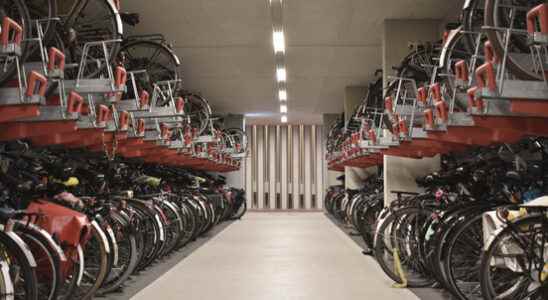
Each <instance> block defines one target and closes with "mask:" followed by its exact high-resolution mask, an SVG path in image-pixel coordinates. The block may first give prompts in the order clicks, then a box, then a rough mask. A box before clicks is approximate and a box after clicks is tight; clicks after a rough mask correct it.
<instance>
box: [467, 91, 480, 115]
mask: <svg viewBox="0 0 548 300" xmlns="http://www.w3.org/2000/svg"><path fill="white" fill-rule="evenodd" d="M477 90H478V87H477V86H473V87H471V88H469V89H468V90H467V91H466V99H467V100H468V101H467V102H468V107H467V108H468V111H472V108H474V106H475V103H476V91H477Z"/></svg>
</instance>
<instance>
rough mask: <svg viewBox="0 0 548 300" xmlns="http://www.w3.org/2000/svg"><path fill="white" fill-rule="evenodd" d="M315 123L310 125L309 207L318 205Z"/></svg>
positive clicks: (312, 207) (314, 207)
mask: <svg viewBox="0 0 548 300" xmlns="http://www.w3.org/2000/svg"><path fill="white" fill-rule="evenodd" d="M316 130H317V128H316V125H312V126H310V185H311V187H310V190H311V193H312V194H311V200H310V208H311V209H316V208H317V207H318V203H317V202H318V198H317V196H318V193H317V192H316V190H317V188H316V187H317V185H316V178H317V176H316V173H317V172H318V171H317V169H318V168H317V164H316V159H317V154H318V145H317V140H316Z"/></svg>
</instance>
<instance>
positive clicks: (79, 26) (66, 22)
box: [58, 0, 123, 79]
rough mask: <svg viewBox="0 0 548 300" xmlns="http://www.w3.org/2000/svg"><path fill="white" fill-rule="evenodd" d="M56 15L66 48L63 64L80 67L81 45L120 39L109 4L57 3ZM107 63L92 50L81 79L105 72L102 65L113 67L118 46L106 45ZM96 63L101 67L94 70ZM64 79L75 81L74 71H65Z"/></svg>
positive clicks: (89, 0)
mask: <svg viewBox="0 0 548 300" xmlns="http://www.w3.org/2000/svg"><path fill="white" fill-rule="evenodd" d="M58 11H59V15H61V16H67V17H65V18H63V20H62V21H63V25H62V29H59V30H60V33H61V35H62V36H63V41H64V43H65V48H66V50H67V51H66V53H65V55H66V60H67V63H77V64H79V63H80V60H81V59H82V55H83V50H84V45H85V44H86V43H89V42H97V41H107V40H117V39H121V37H122V34H123V28H122V20H121V18H120V14H119V12H118V10H117V9H116V7H115V6H114V4H113V3H112V1H110V0H67V1H62V2H59V3H58ZM108 46H109V49H108V52H107V53H108V55H109V59H108V61H107V62H105V61H104V59H105V57H104V55H103V52H102V49H97V48H94V49H92V50H91V51H90V52H89V53H88V59H87V61H86V68H85V69H86V71H85V72H84V73H83V74H82V75H83V77H85V78H91V77H95V76H97V75H98V74H99V73H100V72H102V71H104V70H105V66H106V64H113V62H114V61H115V59H116V56H117V53H118V49H119V48H120V43H111V44H109V45H108ZM96 60H102V62H103V63H102V66H99V67H98V66H97V61H96ZM65 73H66V74H65V75H66V76H65V77H67V78H69V79H74V78H76V75H77V70H74V69H67V70H66V71H65Z"/></svg>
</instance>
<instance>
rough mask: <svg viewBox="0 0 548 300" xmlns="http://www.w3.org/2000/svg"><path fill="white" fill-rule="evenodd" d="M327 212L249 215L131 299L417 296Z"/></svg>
mask: <svg viewBox="0 0 548 300" xmlns="http://www.w3.org/2000/svg"><path fill="white" fill-rule="evenodd" d="M391 284H392V283H391V282H390V280H388V279H387V278H386V277H385V275H384V274H383V273H382V271H381V269H380V268H379V267H378V266H377V264H376V263H375V261H374V260H373V259H372V258H370V257H367V256H364V255H362V254H361V249H360V247H359V246H358V245H356V243H354V241H352V240H351V239H350V238H349V237H348V236H346V235H345V234H344V233H343V232H342V231H341V230H340V229H339V228H337V226H335V225H334V224H333V223H332V222H331V221H330V220H329V219H328V218H327V217H326V216H325V215H324V214H323V213H248V214H247V215H246V216H245V217H244V218H243V219H242V220H241V221H239V222H235V223H233V224H232V225H230V226H229V227H228V228H227V229H225V230H224V231H223V232H221V233H220V234H219V235H217V236H215V237H214V238H213V239H211V240H210V241H209V242H208V243H207V244H205V245H204V246H202V247H201V248H199V249H198V250H197V251H195V252H194V253H192V254H191V255H190V256H189V257H188V258H186V259H185V260H183V261H181V262H180V263H178V264H177V265H175V266H173V268H172V269H171V270H170V271H168V272H167V273H165V274H164V275H163V276H161V277H160V278H158V279H157V280H156V281H154V282H153V283H152V284H150V285H149V286H148V287H146V288H145V289H143V290H142V291H141V292H140V293H138V294H137V295H135V296H134V297H133V298H132V299H187V300H219V299H222V300H232V299H238V300H247V299H250V300H251V299H252V300H274V299H275V300H294V299H295V300H296V299H299V300H301V299H303V300H304V299H306V300H308V299H310V300H322V299H345V300H353V299H356V300H358V299H360V300H362V299H386V300H389V299H418V298H417V297H416V296H415V295H414V294H412V293H411V292H410V291H408V290H406V289H395V288H392V287H391Z"/></svg>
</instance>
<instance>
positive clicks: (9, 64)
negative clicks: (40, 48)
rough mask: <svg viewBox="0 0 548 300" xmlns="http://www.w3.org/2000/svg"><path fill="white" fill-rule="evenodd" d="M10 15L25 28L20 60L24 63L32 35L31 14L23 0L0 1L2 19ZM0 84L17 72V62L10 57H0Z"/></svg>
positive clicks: (0, 17) (0, 16) (0, 18)
mask: <svg viewBox="0 0 548 300" xmlns="http://www.w3.org/2000/svg"><path fill="white" fill-rule="evenodd" d="M5 17H9V18H11V19H12V20H14V21H15V22H17V23H18V24H19V25H20V26H21V27H22V28H23V42H21V58H20V62H21V63H24V62H25V60H26V57H27V55H28V48H29V43H28V42H26V40H27V39H28V38H29V37H30V36H31V25H30V16H29V12H28V10H27V6H26V5H25V2H24V1H23V0H5V1H2V2H1V3H0V20H4V18H5ZM0 65H1V66H2V68H0V84H1V83H5V82H6V81H7V80H9V79H12V78H13V77H14V76H15V73H16V72H17V63H16V61H15V60H14V59H11V58H9V57H0Z"/></svg>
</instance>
